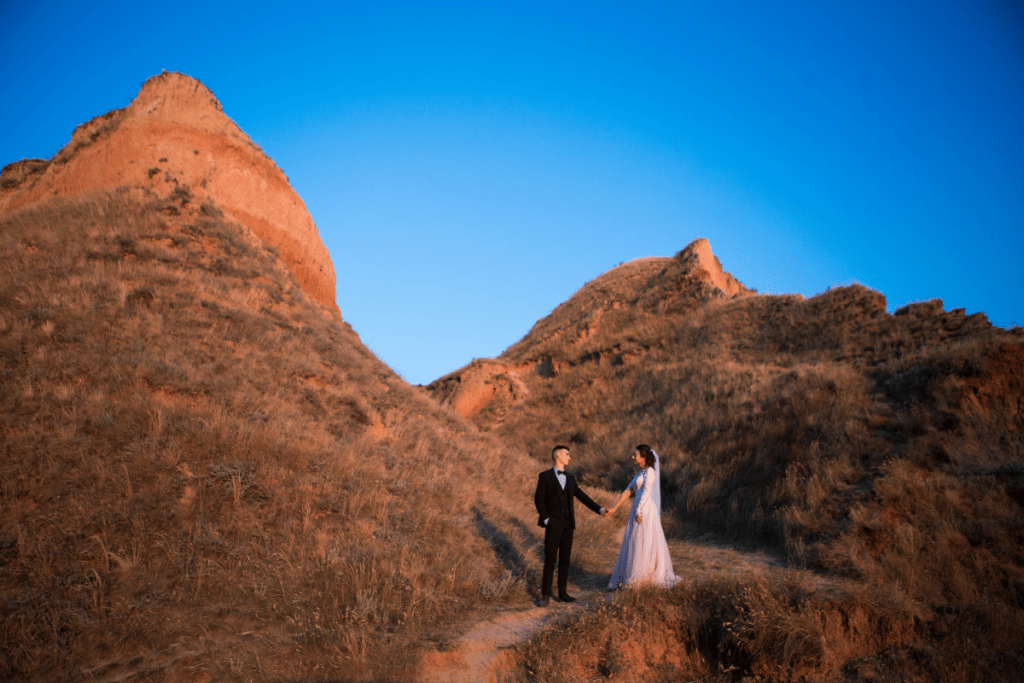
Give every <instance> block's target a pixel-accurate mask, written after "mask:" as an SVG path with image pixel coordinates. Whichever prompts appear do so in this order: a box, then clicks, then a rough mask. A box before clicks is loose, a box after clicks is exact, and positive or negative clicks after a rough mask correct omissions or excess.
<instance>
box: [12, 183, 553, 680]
mask: <svg viewBox="0 0 1024 683" xmlns="http://www.w3.org/2000/svg"><path fill="white" fill-rule="evenodd" d="M0 362H2V367H3V373H4V381H3V382H2V383H0V434H2V439H0V441H2V443H3V446H2V448H3V460H2V462H0V482H2V488H0V509H2V511H3V514H2V526H0V537H2V538H0V590H2V592H3V596H4V601H3V603H2V604H3V606H2V607H0V611H2V615H0V643H2V646H0V648H2V656H0V677H3V678H5V679H6V678H19V679H53V678H68V679H72V678H74V679H78V678H116V677H141V678H148V679H153V680H173V679H178V678H186V679H187V678H194V679H196V680H200V679H204V678H206V679H209V678H212V679H216V680H249V679H251V678H267V679H276V680H282V679H300V678H303V679H305V678H309V677H321V676H322V677H330V678H331V679H332V680H364V679H368V678H374V679H380V680H387V679H403V678H405V677H407V675H408V674H409V671H410V670H412V668H414V667H415V663H416V661H417V657H418V653H419V652H420V651H422V649H423V648H431V647H433V646H434V645H433V642H432V640H431V639H432V638H433V637H434V636H432V634H434V633H438V632H443V631H444V630H445V629H447V628H449V627H450V625H451V624H453V623H457V622H458V621H459V620H460V619H461V618H464V617H465V615H466V614H468V613H470V612H472V610H473V609H474V608H475V607H476V606H478V605H479V604H480V603H481V602H483V601H487V600H520V601H522V600H526V599H527V585H528V581H529V579H530V578H531V577H532V576H533V573H534V572H536V569H537V560H536V558H535V556H534V553H532V552H531V551H530V550H529V549H530V548H531V547H532V546H533V544H535V542H536V539H535V538H534V537H533V536H532V535H530V534H522V533H519V534H518V536H517V535H516V532H517V530H518V528H519V527H518V526H516V525H515V524H514V523H513V520H515V519H519V518H525V516H526V514H527V512H528V510H527V507H528V501H529V489H530V487H531V486H532V482H533V478H534V477H535V472H534V471H533V468H532V466H531V465H530V464H529V463H527V462H526V461H525V460H524V459H523V458H521V457H520V456H517V455H516V454H515V453H512V452H510V451H507V450H506V449H503V448H501V447H500V446H498V445H496V444H495V443H494V442H493V441H492V440H488V439H485V438H482V437H480V436H479V435H477V434H476V433H475V430H473V429H472V428H468V427H467V426H466V425H465V424H463V423H462V422H461V420H459V419H458V418H456V417H453V416H451V415H450V414H448V413H447V412H446V411H443V410H441V409H439V408H438V407H437V406H436V405H434V404H433V403H432V402H431V401H430V400H429V399H428V398H426V397H425V396H424V395H422V393H420V392H418V391H416V390H414V389H413V388H411V387H409V386H408V385H406V384H405V383H404V382H403V381H402V380H401V379H400V378H398V377H397V376H396V375H395V374H394V373H393V372H391V371H390V369H388V368H387V367H386V366H385V365H384V364H382V363H381V362H380V361H379V360H377V359H376V358H375V357H374V356H373V355H372V353H370V352H369V351H368V350H367V349H366V348H365V347H364V346H363V345H362V344H361V343H360V342H359V340H358V337H357V336H356V334H355V333H354V332H353V331H352V330H351V328H350V327H349V326H348V325H347V324H346V323H343V322H341V321H339V320H337V319H336V318H335V317H333V316H331V315H330V313H329V311H327V310H326V309H323V308H322V307H321V306H319V305H318V304H317V303H315V302H313V301H312V300H311V299H310V298H309V297H307V296H306V295H305V294H304V293H303V292H302V291H301V290H300V289H299V288H298V287H297V286H296V284H295V282H294V281H293V280H292V279H291V278H290V276H289V275H288V273H287V271H286V270H285V269H284V268H283V266H282V264H281V263H280V262H279V260H278V259H277V257H276V256H275V255H274V254H273V253H272V252H270V251H268V250H267V249H266V248H265V247H264V246H263V245H262V243H261V242H259V241H258V240H256V239H254V238H253V237H252V236H251V235H250V234H248V233H247V231H245V229H244V228H242V227H241V226H239V225H237V224H233V223H230V222H228V221H227V220H225V219H224V217H223V216H222V215H221V214H220V212H219V211H218V210H217V209H216V207H214V206H212V205H204V206H201V207H197V206H194V205H193V203H192V202H191V197H190V195H189V193H188V192H187V190H184V189H183V190H181V191H180V192H179V193H178V194H177V195H175V196H174V197H173V198H172V199H171V200H170V201H157V200H152V199H148V198H146V197H144V196H138V195H133V193H131V192H118V193H114V194H96V195H90V196H84V197H80V198H78V199H72V200H62V201H52V202H49V203H46V204H43V205H38V206H37V207H35V208H32V209H30V210H26V211H22V212H20V213H17V214H14V215H11V216H7V217H5V218H3V219H2V221H0ZM456 466H458V467H459V468H460V470H459V471H458V472H456V471H455V467H456ZM466 470H472V471H474V473H475V474H476V475H477V476H467V474H466ZM481 522H486V523H487V525H488V527H487V528H488V529H489V530H490V539H488V538H485V537H484V536H482V535H481V533H480V531H479V529H478V525H479V524H480V523H481ZM495 538H499V539H501V540H502V542H503V543H505V545H506V546H507V548H508V549H510V550H511V551H514V552H516V553H518V554H519V555H520V557H521V559H520V561H519V562H518V564H515V565H513V566H509V565H507V564H505V563H503V560H502V556H501V555H500V554H498V553H496V552H495V545H494V543H493V542H489V540H491V541H493V539H495ZM439 629H440V631H439Z"/></svg>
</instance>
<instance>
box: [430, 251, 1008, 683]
mask: <svg viewBox="0 0 1024 683" xmlns="http://www.w3.org/2000/svg"><path fill="white" fill-rule="evenodd" d="M665 272H668V270H667V269H666V270H665ZM659 277H661V278H662V279H664V277H665V276H664V274H662V275H655V276H652V277H650V278H649V279H648V280H647V281H646V285H645V284H643V283H641V284H639V285H638V284H637V283H636V282H629V283H626V284H625V285H623V288H622V291H617V290H614V288H613V287H610V286H604V289H600V288H592V289H593V291H590V290H581V291H585V293H587V296H588V297H589V298H588V299H587V300H586V301H585V302H584V304H585V305H584V304H580V305H575V304H571V302H568V303H567V304H563V307H560V309H558V310H556V312H555V313H553V314H552V317H553V318H554V317H557V316H559V315H567V316H569V318H567V319H566V320H552V321H543V322H542V323H538V325H537V326H535V328H534V331H532V332H531V334H530V335H528V336H527V337H526V338H524V340H522V341H520V342H519V343H517V344H516V345H514V346H513V347H511V348H510V349H509V350H508V351H507V352H506V354H504V355H503V356H502V357H501V360H503V361H505V362H506V363H509V364H510V367H513V368H515V370H516V371H517V372H518V373H519V376H520V378H521V380H522V381H524V382H525V383H526V386H527V388H528V392H524V393H523V397H522V398H521V399H520V400H518V401H516V402H511V401H505V402H497V401H495V402H492V404H491V405H489V406H488V407H487V408H485V409H484V410H483V411H481V412H480V413H478V414H477V415H475V416H474V417H473V420H474V421H475V422H476V423H477V424H478V425H479V426H480V427H481V428H482V429H484V430H487V431H489V432H490V433H492V434H495V435H496V436H498V437H499V438H501V439H502V440H503V442H504V443H506V444H508V445H509V446H510V447H513V448H519V449H522V450H525V451H527V452H529V453H532V454H534V456H536V457H537V458H538V459H540V458H542V457H543V453H544V446H545V444H546V443H547V442H549V441H551V440H555V441H565V442H567V443H569V444H570V445H572V446H574V448H575V450H576V452H577V454H579V455H580V458H579V460H580V461H582V462H584V463H585V464H584V466H583V471H582V473H581V480H582V481H583V482H584V483H589V484H591V485H599V486H601V487H603V488H607V489H610V490H621V489H622V488H623V487H624V486H625V485H626V484H627V483H628V481H629V477H630V476H631V474H632V469H631V467H630V466H629V462H628V458H629V455H630V454H631V452H632V448H633V446H634V445H635V444H637V443H640V442H646V443H650V444H652V445H653V446H654V447H655V449H656V450H658V451H659V452H660V453H661V454H662V456H663V473H664V474H663V487H664V491H663V495H664V502H665V506H666V511H667V512H666V514H667V519H666V523H667V525H668V526H669V527H670V528H672V529H680V530H683V531H684V532H685V533H706V532H712V533H714V534H716V535H717V536H718V537H720V538H723V537H724V538H727V539H730V540H731V541H732V542H734V543H738V544H740V545H745V546H750V547H758V548H764V549H767V550H769V551H770V552H774V553H776V554H777V555H778V556H779V557H780V558H783V559H784V560H785V561H787V562H789V563H792V564H794V565H795V566H803V567H806V568H809V569H811V570H814V571H818V572H821V573H823V574H824V575H826V576H830V577H837V576H838V577H845V578H848V579H851V580H855V581H858V582H861V584H862V585H864V586H866V587H867V588H866V589H865V590H868V589H872V590H873V588H871V587H875V588H881V587H892V588H893V589H894V590H896V591H898V592H899V594H900V595H901V596H904V598H905V599H906V600H907V601H910V602H911V603H913V604H914V605H917V606H918V608H917V609H918V611H919V612H920V613H921V614H926V615H927V616H926V617H925V621H926V622H927V624H928V626H927V627H926V628H922V629H921V630H920V631H919V632H918V640H917V645H914V646H913V647H919V646H920V644H921V643H926V644H928V647H927V648H926V649H927V655H926V657H927V658H930V659H929V661H932V662H940V664H936V665H935V666H937V667H938V668H937V669H936V670H938V671H945V669H944V668H943V667H947V665H948V664H949V662H951V661H953V659H952V657H954V655H955V654H956V653H957V652H962V651H964V650H967V651H970V652H972V657H973V660H974V662H975V668H974V671H975V672H976V673H977V675H978V676H980V677H981V678H979V680H981V679H983V678H984V676H985V675H986V674H985V673H984V672H986V671H990V672H996V673H993V674H992V675H993V676H995V677H996V678H998V673H997V672H999V671H1003V670H1005V666H1004V664H1005V660H1006V658H1007V657H1009V658H1010V659H1011V660H1012V661H1013V662H1016V663H1017V664H1021V658H1020V652H1021V651H1024V641H1022V640H1021V636H1020V635H1019V634H1020V633H1021V629H1020V626H1021V625H1022V624H1024V600H1022V596H1024V590H1022V587H1024V583H1022V582H1024V556H1022V555H1021V553H1020V549H1021V547H1024V525H1022V522H1021V519H1022V505H1024V495H1022V493H1021V492H1022V491H1024V412H1021V410H1020V404H1019V397H1020V396H1021V395H1022V394H1024V335H1022V333H1021V330H1020V329H1019V328H1016V329H1014V330H1009V331H1007V330H1002V329H999V328H994V327H992V326H991V325H989V324H988V322H987V320H985V318H984V316H983V315H981V314H975V315H972V316H967V315H965V314H964V311H963V310H962V309H958V310H953V311H943V310H942V306H941V302H927V303H924V304H915V305H912V306H908V307H906V308H904V309H901V310H900V311H897V312H896V314H895V315H889V314H888V313H886V311H885V302H884V298H883V297H882V296H881V295H880V294H878V293H877V292H872V291H870V290H868V289H866V288H863V287H860V286H857V285H855V286H851V287H845V288H840V289H835V290H830V291H829V292H826V293H824V294H821V295H819V296H817V297H814V298H811V299H808V300H803V299H802V298H800V297H793V296H778V297H777V296H756V297H739V298H736V299H731V300H729V299H723V298H721V297H716V296H713V295H711V294H709V293H708V290H707V287H706V284H705V283H703V282H702V281H700V280H699V278H697V279H694V280H693V281H692V282H687V281H686V278H685V277H682V276H681V278H680V279H678V282H681V283H682V285H680V286H678V287H675V288H674V289H665V290H663V291H660V290H659V291H654V290H653V289H652V288H653V287H654V285H655V284H656V283H657V282H658V281H659V280H658V278H659ZM627 285H628V286H627ZM588 287H589V286H588ZM594 292H597V293H598V294H600V295H601V296H597V295H595V294H594ZM601 297H604V298H603V299H602V298H601ZM659 301H661V302H662V303H659ZM613 304H616V305H613ZM434 390H435V391H437V390H438V386H437V385H435V387H434ZM930 629H931V630H930ZM934 643H939V646H937V649H936V648H932V647H931V645H932V644H934ZM906 647H911V646H907V645H906V644H905V643H901V642H895V641H894V642H892V643H885V642H884V640H880V641H879V644H878V651H879V652H890V651H891V652H890V654H891V655H892V656H891V658H890V659H891V660H892V661H891V662H890V664H891V666H893V667H897V668H898V667H901V666H910V665H909V664H907V660H906V657H903V655H900V654H898V653H901V652H905V651H906ZM1013 653H1016V654H1013ZM880 666H882V665H880ZM886 666H888V665H886ZM986 667H988V668H986ZM883 668H884V667H883ZM947 668H948V667H947ZM907 671H909V669H907ZM904 673H906V672H904ZM893 675H901V674H899V673H896V674H893ZM908 675H909V674H908ZM943 675H945V674H943Z"/></svg>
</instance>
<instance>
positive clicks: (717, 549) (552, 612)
mask: <svg viewBox="0 0 1024 683" xmlns="http://www.w3.org/2000/svg"><path fill="white" fill-rule="evenodd" d="M669 551H670V553H671V555H672V564H673V569H674V570H675V572H676V574H678V575H680V576H683V577H686V576H695V575H703V576H704V577H707V578H711V577H713V576H720V577H739V576H743V575H745V574H758V575H762V576H763V575H764V573H765V572H766V571H775V570H779V569H781V568H782V566H781V565H780V564H779V563H778V561H777V560H776V559H775V558H773V557H771V556H770V555H767V554H765V553H750V552H743V551H739V550H735V549H732V548H727V547H722V546H718V545H714V544H713V543H710V542H704V541H703V540H701V541H680V540H669ZM602 555H603V556H602V558H601V559H602V560H607V566H608V570H609V571H608V573H605V574H591V573H585V572H579V571H574V578H575V579H576V580H575V581H574V582H572V583H570V585H569V592H570V594H572V595H575V596H576V597H577V598H578V601H577V602H575V603H573V604H571V605H567V604H563V603H559V602H556V601H552V602H551V604H550V605H549V606H548V607H536V606H535V605H533V604H532V603H531V604H527V605H523V607H522V608H518V609H517V608H509V607H501V608H497V609H495V610H494V611H493V612H491V613H489V614H486V615H485V616H484V617H483V618H482V619H481V620H480V621H478V622H477V623H476V624H475V625H473V626H472V627H471V628H470V629H469V630H468V631H467V632H466V634H465V635H463V636H462V637H461V638H460V639H459V640H458V642H457V643H456V644H455V645H454V647H452V648H451V649H450V650H448V651H447V652H444V653H440V652H438V653H432V654H431V655H429V656H428V657H427V658H426V659H425V660H424V662H423V665H422V668H421V675H420V677H419V678H418V679H417V680H418V681H419V683H478V682H486V683H497V680H498V679H497V675H498V673H499V672H500V671H501V669H502V665H503V664H504V662H505V658H504V656H503V654H504V651H505V650H506V648H508V647H510V646H512V645H516V644H517V643H523V642H526V641H527V640H529V639H530V637H531V636H533V635H534V634H535V633H538V632H540V631H543V630H545V629H548V628H556V627H557V625H558V623H559V622H561V621H563V620H565V619H568V618H570V617H571V616H572V615H573V614H576V613H578V612H579V611H580V610H586V609H592V608H593V606H594V605H596V604H598V603H599V602H601V601H605V600H615V599H616V595H615V594H614V593H611V594H609V593H604V592H603V591H602V589H603V588H605V587H606V586H607V584H608V580H609V578H610V572H611V568H612V567H613V566H614V564H615V557H614V555H612V554H610V553H603V554H602ZM605 555H606V556H605Z"/></svg>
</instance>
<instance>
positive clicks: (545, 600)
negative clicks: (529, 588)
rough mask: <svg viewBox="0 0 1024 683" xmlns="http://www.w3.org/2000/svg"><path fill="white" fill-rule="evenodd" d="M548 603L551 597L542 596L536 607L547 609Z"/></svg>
mask: <svg viewBox="0 0 1024 683" xmlns="http://www.w3.org/2000/svg"><path fill="white" fill-rule="evenodd" d="M549 602H551V596H550V595H542V596H540V600H538V601H537V607H547V606H548V603H549Z"/></svg>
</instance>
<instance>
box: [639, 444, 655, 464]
mask: <svg viewBox="0 0 1024 683" xmlns="http://www.w3.org/2000/svg"><path fill="white" fill-rule="evenodd" d="M636 449H637V450H638V451H640V455H642V456H644V466H645V467H654V449H652V448H651V447H650V446H648V445H647V444H645V443H642V444H640V445H639V446H637V447H636Z"/></svg>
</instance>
